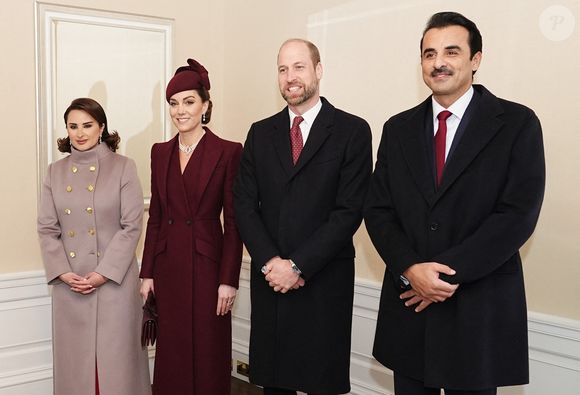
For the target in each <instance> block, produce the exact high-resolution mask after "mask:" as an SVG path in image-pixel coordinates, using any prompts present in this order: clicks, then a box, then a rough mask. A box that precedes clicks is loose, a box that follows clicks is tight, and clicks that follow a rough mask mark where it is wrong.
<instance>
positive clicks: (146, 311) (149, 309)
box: [141, 292, 158, 347]
mask: <svg viewBox="0 0 580 395" xmlns="http://www.w3.org/2000/svg"><path fill="white" fill-rule="evenodd" d="M157 317H158V314H157V304H156V303H155V295H153V292H149V295H147V300H146V301H145V304H144V305H143V325H142V327H141V345H142V346H143V347H147V346H152V345H154V344H155V340H157Z"/></svg>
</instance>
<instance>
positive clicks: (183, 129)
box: [169, 90, 209, 133]
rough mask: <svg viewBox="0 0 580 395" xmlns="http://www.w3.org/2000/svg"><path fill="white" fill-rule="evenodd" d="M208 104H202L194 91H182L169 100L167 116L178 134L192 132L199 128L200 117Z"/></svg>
mask: <svg viewBox="0 0 580 395" xmlns="http://www.w3.org/2000/svg"><path fill="white" fill-rule="evenodd" d="M208 105H209V102H207V101H206V102H203V100H202V99H201V97H200V96H199V93H197V91H196V90H189V91H182V92H178V93H176V94H174V95H173V96H171V98H170V99H169V115H170V116H171V119H172V120H173V124H174V125H175V127H176V128H177V130H178V131H179V133H187V132H193V131H194V130H195V129H197V128H199V127H201V116H202V115H203V114H204V113H205V112H206V111H207V107H208Z"/></svg>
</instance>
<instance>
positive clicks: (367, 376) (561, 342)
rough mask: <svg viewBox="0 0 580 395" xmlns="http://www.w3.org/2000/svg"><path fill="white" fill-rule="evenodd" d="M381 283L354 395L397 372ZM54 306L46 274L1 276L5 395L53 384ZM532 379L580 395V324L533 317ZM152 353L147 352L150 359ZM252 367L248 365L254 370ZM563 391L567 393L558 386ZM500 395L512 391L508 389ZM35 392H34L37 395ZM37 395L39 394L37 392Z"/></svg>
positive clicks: (238, 323) (368, 291)
mask: <svg viewBox="0 0 580 395" xmlns="http://www.w3.org/2000/svg"><path fill="white" fill-rule="evenodd" d="M380 292H381V284H379V283H377V282H373V281H369V280H363V279H357V281H356V284H355V296H354V305H353V342H352V352H351V386H352V391H351V394H355V395H390V394H392V391H393V390H392V372H391V371H390V370H388V369H386V368H385V367H383V366H382V365H380V364H379V363H378V362H377V361H376V360H375V359H374V358H373V357H372V339H373V338H374V330H375V324H376V317H377V311H378V306H379V299H380ZM249 293H250V262H249V259H248V258H247V257H245V258H244V260H243V262H242V271H241V275H240V287H239V291H238V297H237V301H236V305H235V308H234V311H233V319H232V330H233V338H232V356H233V362H234V367H233V368H234V369H233V371H232V375H233V376H235V377H237V378H240V379H242V380H246V381H247V377H246V376H243V375H240V374H238V373H237V372H236V363H237V361H241V362H245V363H248V361H249V334H250V303H249V297H250V295H249ZM50 310H51V301H50V295H49V289H48V287H47V285H46V280H45V277H44V272H43V271H31V272H22V273H10V274H2V275H0V322H2V323H5V324H3V326H2V328H0V339H1V340H0V394H2V395H4V394H22V393H28V392H26V390H24V389H25V388H29V387H30V388H33V387H34V388H37V387H36V386H35V385H37V384H35V383H39V382H40V383H41V385H40V384H38V388H42V393H47V394H48V393H49V392H45V391H46V388H51V387H52V384H51V382H52V353H51V325H50V322H51V318H50V315H51V311H50ZM528 328H529V331H528V333H529V343H530V366H531V375H532V377H531V381H532V384H530V385H529V386H525V387H521V389H518V390H516V391H515V392H513V393H517V394H523V395H544V393H545V390H542V389H543V388H547V387H549V385H553V384H550V381H551V380H552V381H554V380H557V381H556V383H555V387H553V388H557V393H558V394H559V395H578V386H577V385H578V383H579V382H580V321H577V320H571V319H567V318H562V317H556V316H552V315H548V314H542V313H537V312H529V313H528ZM154 358H155V348H154V347H153V348H150V349H149V359H150V362H151V365H152V362H153V360H154ZM250 369H251V367H250ZM560 387H562V388H560ZM518 388H519V387H518ZM502 391H503V390H500V391H499V393H500V394H508V393H510V394H511V393H512V392H510V391H506V392H502ZM35 393H36V392H35ZM38 393H39V394H40V392H38Z"/></svg>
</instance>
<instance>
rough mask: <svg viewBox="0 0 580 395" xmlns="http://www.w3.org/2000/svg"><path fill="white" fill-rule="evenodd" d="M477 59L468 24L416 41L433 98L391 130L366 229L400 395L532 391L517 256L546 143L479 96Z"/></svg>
mask: <svg viewBox="0 0 580 395" xmlns="http://www.w3.org/2000/svg"><path fill="white" fill-rule="evenodd" d="M481 50H482V44H481V35H480V33H479V30H478V29H477V27H476V25H475V24H474V23H473V22H472V21H470V20H468V19H467V18H465V17H464V16H462V15H460V14H457V13H453V12H444V13H438V14H435V15H433V16H432V17H431V19H430V20H429V22H428V24H427V27H426V29H425V31H424V33H423V38H422V40H421V66H422V71H423V79H424V81H425V83H426V84H427V85H428V86H429V88H430V89H431V90H432V92H433V95H432V96H431V97H429V98H428V99H427V100H425V101H424V102H423V103H421V104H419V105H418V106H416V107H414V108H412V109H410V110H407V111H404V112H402V113H400V114H398V115H395V116H394V117H392V118H391V119H389V120H388V121H387V122H386V123H385V125H384V128H383V135H382V139H381V144H380V147H379V151H378V155H377V163H376V168H375V171H374V174H373V177H372V180H371V186H370V189H369V193H368V197H367V201H366V205H365V224H366V226H367V229H368V232H369V234H370V236H371V239H372V241H373V244H374V245H375V247H376V249H377V250H378V252H379V254H380V255H381V257H382V259H383V260H384V261H385V263H386V265H387V270H386V273H385V278H384V282H383V289H382V294H381V301H380V308H379V316H378V323H377V329H376V334H375V343H374V351H373V354H374V356H375V357H376V358H377V360H378V361H379V362H381V363H382V364H384V365H385V366H387V367H388V368H390V369H392V370H393V371H394V384H395V393H396V394H398V395H415V394H430V395H432V394H437V395H438V394H439V393H440V388H444V389H445V393H446V394H447V395H449V394H454V395H457V394H471V395H475V394H478V395H484V394H485V395H490V394H496V388H497V387H498V386H507V385H519V384H524V383H527V382H528V343H527V318H526V301H525V294H524V280H523V274H522V263H521V259H520V254H519V252H518V250H519V249H520V248H521V247H522V245H523V244H524V243H525V242H526V240H527V239H528V238H529V237H530V236H531V234H532V232H533V230H534V227H535V225H536V222H537V220H538V215H539V212H540V206H541V204H542V199H543V195H544V182H545V168H544V152H543V143H542V131H541V127H540V123H539V121H538V118H537V117H536V115H535V114H534V112H533V111H532V110H530V109H529V108H526V107H524V106H522V105H520V104H516V103H513V102H508V101H506V100H503V99H499V98H497V97H496V96H494V95H493V94H492V93H490V92H489V91H488V90H487V89H485V88H484V87H483V86H481V85H473V84H472V83H473V77H472V75H473V74H474V73H475V71H476V70H477V69H478V67H479V64H480V62H481V57H482V52H481ZM440 133H441V134H440Z"/></svg>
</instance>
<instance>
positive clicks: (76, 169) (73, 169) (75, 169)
mask: <svg viewBox="0 0 580 395" xmlns="http://www.w3.org/2000/svg"><path fill="white" fill-rule="evenodd" d="M71 170H72V172H73V173H76V172H77V171H79V169H78V168H77V167H76V166H73V167H71Z"/></svg>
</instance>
